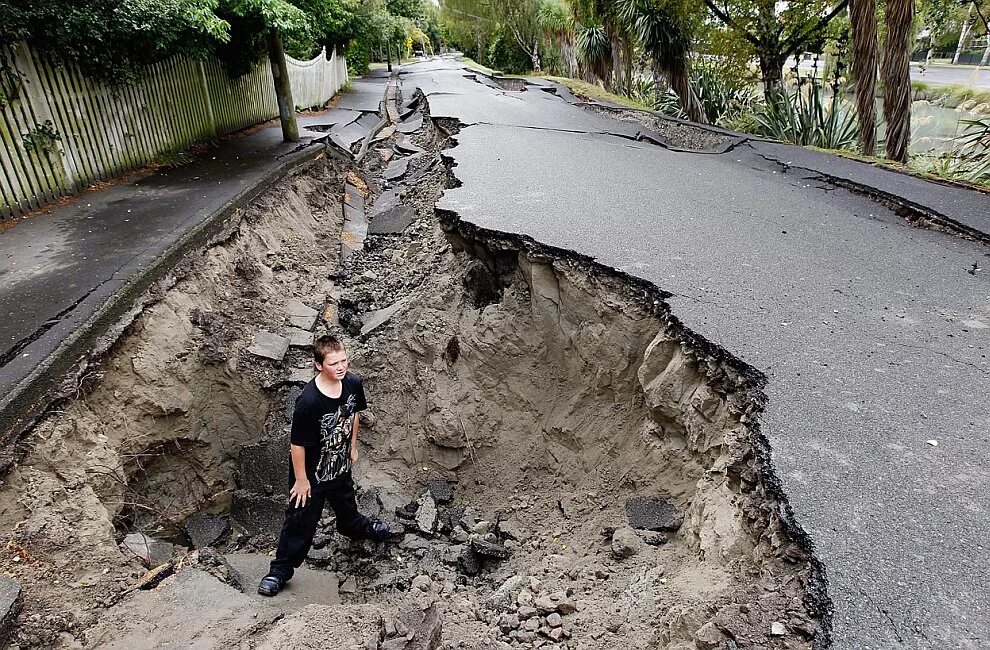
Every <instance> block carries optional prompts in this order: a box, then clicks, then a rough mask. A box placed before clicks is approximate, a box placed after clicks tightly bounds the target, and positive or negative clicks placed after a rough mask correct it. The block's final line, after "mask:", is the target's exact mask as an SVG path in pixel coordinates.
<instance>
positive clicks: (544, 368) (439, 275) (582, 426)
mask: <svg viewBox="0 0 990 650" xmlns="http://www.w3.org/2000/svg"><path fill="white" fill-rule="evenodd" d="M418 110H419V111H420V113H421V114H419V115H416V114H413V115H411V116H410V117H409V118H408V120H407V121H412V120H416V119H422V120H423V126H422V128H421V130H420V131H419V132H418V133H417V134H414V135H411V136H406V140H405V142H406V143H407V144H408V142H409V140H413V141H414V142H415V143H418V145H421V146H422V147H423V148H424V149H425V151H424V152H417V153H413V154H412V156H409V160H408V162H407V164H406V166H405V168H404V170H403V173H402V174H400V175H398V176H396V177H395V178H393V179H392V180H391V181H384V180H382V177H381V174H382V172H383V169H384V168H385V166H386V163H388V162H391V161H390V160H388V158H389V157H391V156H398V155H399V154H395V153H392V152H393V149H392V146H391V144H392V143H391V141H390V139H384V140H382V141H380V142H379V143H378V144H377V146H373V148H372V153H371V155H369V157H368V158H367V159H366V160H367V161H368V162H367V168H366V169H365V170H362V172H363V177H361V178H359V177H357V176H355V175H354V174H350V175H348V169H347V168H346V166H345V165H344V164H343V163H340V162H336V158H334V157H333V156H330V155H328V156H327V157H326V158H324V159H323V160H321V161H319V162H318V163H316V164H314V165H312V166H310V167H308V168H306V169H304V170H302V171H300V172H299V173H298V174H297V175H296V176H294V177H293V178H292V179H290V181H288V182H287V183H286V184H285V186H284V187H281V188H279V189H278V190H274V191H271V192H269V193H268V194H266V195H264V196H262V197H261V198H260V199H259V201H258V203H257V205H256V206H255V209H254V210H252V211H250V212H249V213H248V214H246V215H245V217H244V219H243V220H242V221H241V222H240V225H239V227H238V228H237V230H236V231H235V232H232V233H230V236H229V237H227V238H226V239H225V240H223V241H221V242H217V243H216V244H215V245H214V246H212V247H210V248H209V249H208V250H207V251H205V252H204V253H203V254H202V255H201V256H197V257H196V258H195V259H193V260H190V262H189V264H188V265H187V268H186V269H185V270H184V273H183V274H182V276H181V277H180V278H179V279H177V281H176V282H175V283H174V285H172V286H171V287H170V288H167V289H165V288H163V289H162V291H161V295H160V299H159V300H158V301H157V302H156V303H155V304H153V305H152V306H150V307H148V308H147V309H146V310H145V312H144V313H143V314H141V315H140V316H139V317H138V319H137V320H136V321H135V323H134V324H133V326H132V327H131V328H130V330H129V331H128V332H127V334H126V335H125V336H124V338H122V340H121V341H120V342H119V344H118V346H117V347H116V348H115V349H114V350H113V351H112V352H111V353H110V354H109V355H108V356H107V358H106V359H105V360H104V361H103V363H102V366H101V368H100V371H99V373H98V374H95V375H93V376H92V377H90V378H89V380H88V381H87V382H86V383H85V385H83V386H81V387H80V393H79V396H78V398H77V399H75V400H72V401H70V402H68V403H66V404H64V405H63V406H62V407H61V408H60V410H59V411H58V412H53V413H52V414H50V415H49V416H48V417H47V418H46V419H45V420H44V422H42V424H41V425H39V426H38V427H37V429H36V431H35V432H34V433H33V435H32V436H31V438H30V439H29V440H28V441H27V442H28V450H27V452H26V455H25V456H24V457H23V459H22V460H21V462H20V463H19V464H18V465H17V467H16V468H15V469H14V471H13V472H12V473H11V474H10V475H9V476H7V477H5V479H4V486H3V490H2V492H0V505H2V513H0V520H2V524H3V527H4V529H5V530H8V531H12V532H11V533H10V534H9V540H8V542H7V545H6V547H5V550H4V553H3V556H2V565H0V570H2V571H3V572H4V573H9V574H12V575H14V576H16V577H18V578H19V579H20V580H21V581H22V583H23V585H24V590H25V604H24V609H23V612H22V614H21V615H20V618H19V620H18V627H17V629H16V639H15V641H16V643H18V644H19V645H20V646H22V647H52V646H55V645H63V646H73V645H83V646H94V647H95V646H100V647H153V646H155V645H161V644H167V643H172V644H175V645H177V646H182V647H184V646H185V645H192V644H195V645H199V646H201V647H220V646H229V645H232V644H234V643H237V644H240V645H241V646H242V647H259V648H261V647H266V648H267V647H300V646H302V647H307V644H312V645H326V644H332V645H336V646H339V647H372V648H376V647H386V648H406V647H408V648H413V647H450V648H454V647H466V648H474V647H558V648H564V647H566V648H647V647H658V646H659V647H668V648H723V647H740V648H745V647H751V648H758V647H759V648H764V647H787V648H790V647H794V648H798V647H810V646H811V645H812V642H813V641H812V640H813V638H815V635H816V634H817V635H818V639H819V642H822V643H824V641H823V639H824V635H823V634H822V632H821V630H822V621H821V617H822V616H823V615H824V614H825V612H826V609H827V601H826V600H825V597H824V595H823V590H824V585H823V584H822V576H821V574H820V572H819V571H818V570H817V568H816V567H815V566H813V563H812V560H811V558H810V557H809V555H808V553H807V551H806V550H805V549H804V548H803V547H802V546H801V545H799V544H797V543H795V541H794V540H793V539H792V538H791V537H790V535H789V533H788V531H787V530H786V529H785V526H784V524H783V523H782V521H781V518H780V517H781V513H782V512H783V511H784V509H785V506H784V505H783V504H781V503H780V502H779V500H778V497H777V495H775V494H773V493H772V491H771V490H769V489H768V485H772V481H771V480H770V479H771V478H772V477H767V476H765V475H764V473H763V471H764V470H763V468H762V467H763V466H762V463H761V462H760V461H759V460H758V457H759V456H760V448H761V444H760V442H759V437H758V431H756V430H755V429H754V428H753V427H754V424H753V423H754V422H755V419H756V418H757V417H758V415H759V411H760V405H761V402H762V394H761V392H760V384H761V381H762V379H761V377H760V376H759V375H758V373H755V372H754V371H752V370H750V369H748V368H746V367H745V366H743V365H742V364H740V363H738V362H737V361H735V360H734V359H732V358H731V357H730V356H729V355H727V354H726V353H725V352H723V351H721V350H719V349H717V348H714V347H713V346H710V345H707V344H706V342H704V341H703V340H700V339H698V338H697V337H696V336H694V335H693V334H692V333H691V332H688V331H686V330H684V328H683V327H681V326H680V325H679V323H678V322H677V320H676V318H674V316H673V315H672V314H671V313H670V312H669V309H668V308H667V306H666V304H665V302H664V295H663V294H662V292H660V291H659V290H657V289H656V288H654V287H652V286H650V285H647V284H645V283H642V282H636V281H633V280H631V279H629V278H627V277H625V276H622V275H619V274H617V273H615V272H612V271H610V270H608V269H605V268H602V267H598V266H596V265H594V264H593V263H591V262H590V261H588V260H586V259H582V258H578V257H575V256H573V255H570V254H568V253H566V252H564V251H556V250H551V249H547V248H544V247H542V246H540V245H538V244H536V243H534V242H529V241H523V240H519V239H514V238H511V237H507V236H504V235H501V234H499V233H494V232H482V231H479V230H477V229H475V228H472V227H470V226H468V225H466V224H464V223H461V222H460V221H459V220H458V219H457V215H453V214H436V213H435V210H434V208H433V206H434V204H435V202H436V200H437V198H438V197H439V196H440V194H441V192H442V191H443V189H444V188H445V187H447V186H448V185H449V184H451V183H456V172H457V170H456V168H454V169H452V170H450V169H448V168H447V166H446V165H444V164H442V161H441V156H442V151H443V149H444V148H446V147H451V146H455V145H456V130H457V125H456V124H451V123H445V124H434V123H433V122H432V121H431V120H430V118H429V115H428V107H427V106H425V102H421V105H420V106H419V108H418ZM399 133H400V134H401V131H400V132H399ZM397 137H399V135H393V136H390V138H391V139H393V140H394V139H396V138H397ZM406 150H407V151H409V149H408V148H407V149H406ZM399 153H400V154H401V153H402V151H401V147H400V152H399ZM393 169H395V168H394V167H393ZM390 175H391V176H395V174H390ZM345 178H349V179H350V183H351V186H352V187H358V188H359V189H360V190H361V191H362V192H363V193H364V194H366V196H365V201H366V202H367V203H368V204H369V205H370V204H373V202H374V200H375V197H376V196H377V195H379V194H380V193H381V191H383V190H384V191H388V190H390V189H391V190H398V191H399V192H400V193H401V194H402V196H401V198H400V199H398V203H399V204H401V205H410V206H413V207H414V209H415V210H414V212H412V213H411V214H409V215H408V216H411V217H412V223H411V224H410V225H409V226H408V227H406V228H404V229H401V230H402V232H401V234H393V235H370V236H369V237H368V239H367V240H366V241H365V244H364V250H363V251H361V252H359V253H357V254H355V255H354V256H352V257H351V258H350V259H349V261H348V262H347V264H346V265H344V266H343V268H340V265H339V262H340V231H341V227H342V218H341V197H342V194H341V187H342V184H343V182H344V180H345ZM404 179H405V180H404ZM410 179H415V180H410ZM387 185H388V186H391V187H386V186H387ZM371 210H372V214H374V212H373V208H372V209H371ZM376 218H378V217H376ZM372 223H373V224H374V223H375V222H374V221H372ZM328 278H332V279H328ZM293 301H297V302H293ZM298 303H302V307H303V308H300V305H299V304H298ZM310 310H312V311H310ZM307 323H308V324H309V326H308V327H307ZM293 325H295V326H302V327H303V329H306V330H309V329H315V331H316V332H322V331H323V330H325V329H330V330H333V331H342V332H344V334H345V335H346V337H347V341H348V345H349V350H350V352H351V355H352V368H353V369H354V370H355V371H357V372H358V373H359V374H361V375H362V376H363V377H364V379H365V384H366V387H367V390H368V393H369V398H370V400H369V401H370V402H371V413H370V416H369V417H368V418H366V420H365V430H364V432H363V434H362V441H363V443H364V445H363V447H362V460H361V461H360V463H359V465H358V468H357V470H356V473H357V475H358V480H359V484H360V485H361V487H362V493H361V495H360V503H361V505H362V508H363V509H364V510H365V511H367V512H369V513H370V514H376V515H378V516H381V517H383V518H387V519H389V520H392V521H393V522H395V523H396V526H397V527H401V528H402V529H403V530H404V531H405V534H404V535H400V536H398V537H397V539H395V540H394V541H392V542H390V543H388V544H384V545H374V544H369V543H351V542H348V541H346V540H345V539H343V538H341V537H340V536H338V535H336V534H335V533H334V532H333V527H332V516H330V515H328V516H327V517H326V519H325V520H324V522H323V523H324V525H323V527H322V528H321V531H320V533H319V534H318V538H317V540H316V545H315V546H314V550H313V552H312V553H311V561H312V562H311V564H312V567H314V568H315V569H317V570H318V571H320V572H321V573H320V574H318V577H324V578H325V583H324V586H323V587H321V586H320V582H319V581H317V582H316V583H315V584H316V586H315V587H312V586H311V587H307V588H313V589H315V591H314V592H313V593H314V594H317V596H318V597H316V596H314V597H313V598H311V599H310V604H307V603H306V602H305V596H303V597H302V598H303V600H299V601H298V602H296V601H290V600H285V599H283V597H287V596H288V595H289V592H291V589H290V590H289V591H287V593H286V594H283V595H282V596H280V597H279V598H278V599H273V601H264V600H262V599H260V598H258V597H256V596H254V595H253V590H254V588H255V585H256V582H257V579H258V578H260V576H261V573H259V572H263V570H264V564H265V559H264V554H265V553H267V552H269V551H270V550H271V549H272V548H273V545H274V534H275V532H276V531H275V528H274V526H275V525H276V524H277V520H278V517H279V509H280V508H281V507H282V503H284V501H283V496H282V494H283V491H284V481H285V479H284V477H285V474H286V473H285V471H284V468H285V462H286V458H285V430H286V429H285V428H286V426H287V418H288V416H289V415H290V413H291V408H286V405H287V404H288V405H289V406H290V407H291V400H292V396H293V395H294V394H295V393H294V391H298V386H299V382H301V381H304V380H305V379H306V377H307V368H308V367H309V360H308V356H307V355H308V352H307V350H306V349H305V341H304V340H303V341H300V340H299V338H298V337H299V333H298V332H296V331H295V330H290V329H289V328H290V327H291V326H293ZM262 330H268V331H272V332H275V333H277V334H281V335H285V336H286V338H289V337H293V336H294V337H296V339H295V343H297V344H298V345H294V346H293V347H291V348H289V350H288V351H287V352H286V351H284V350H282V356H279V355H278V354H273V355H270V356H274V357H275V359H265V358H262V357H259V356H257V355H255V354H252V353H250V352H248V351H247V348H248V346H249V345H251V344H252V342H255V343H256V342H257V334H258V333H259V332H260V331H262ZM307 336H309V335H308V334H307ZM303 338H305V337H303ZM256 351H257V350H256ZM279 359H281V360H279ZM637 505H639V506H645V507H646V508H647V509H648V510H649V509H651V508H652V509H653V510H651V511H650V512H648V513H647V514H648V515H650V516H647V517H645V518H642V517H637V516H636V513H635V512H633V516H632V517H630V509H631V510H632V511H636V510H637ZM204 520H205V521H207V522H208V523H209V524H210V525H213V524H217V522H220V524H219V525H218V526H217V528H216V529H215V532H216V535H214V536H213V538H212V539H209V540H208V543H207V544H206V545H205V546H207V547H211V548H212V549H215V550H208V549H204V548H200V550H198V551H196V552H193V553H188V554H187V551H188V550H189V548H190V547H191V546H193V545H197V546H204V545H203V544H201V543H199V542H202V541H203V539H204V538H203V536H202V535H200V534H199V533H200V528H201V525H202V523H203V522H204ZM228 520H230V521H232V522H233V527H232V528H231V529H229V530H228V529H227V527H226V526H227V522H228ZM192 522H197V523H196V524H193V523H192ZM631 524H634V525H637V526H639V528H633V527H631ZM644 527H645V528H653V529H655V530H647V529H644ZM136 531H141V532H146V533H147V534H148V535H150V536H153V537H159V538H168V539H169V540H170V542H172V543H174V544H175V546H173V547H164V548H165V551H166V552H165V553H164V555H163V556H162V557H157V558H148V560H147V561H145V562H142V561H141V560H140V559H139V558H137V557H135V556H134V553H133V552H132V551H129V550H126V548H125V547H122V546H121V545H120V543H121V542H122V541H123V540H124V538H125V536H126V535H128V534H130V533H133V532H136ZM207 537H209V536H207ZM221 553H227V559H226V560H224V559H222V558H221V557H220V554H221ZM506 555H507V556H508V557H503V556H506ZM259 557H260V559H259ZM160 560H161V561H164V562H165V567H166V568H165V569H164V570H162V569H159V570H158V573H157V574H155V575H154V576H145V572H146V570H147V569H148V568H150V566H148V565H159V564H160V562H159V561H160ZM163 575H166V576H168V577H165V578H164V579H163V580H159V579H160V577H161V576H163ZM307 579H308V578H307ZM310 584H311V585H312V584H313V583H310ZM139 585H140V586H145V587H148V586H151V585H154V586H153V587H152V588H149V589H141V588H137V587H138V586H139ZM238 586H240V587H241V588H243V590H244V592H245V593H241V591H239V590H238V588H237V587H238ZM303 589H304V587H300V588H299V590H298V593H300V594H301V593H303V591H302V590H303ZM305 593H309V592H305ZM280 599H283V600H280ZM290 602H291V603H292V604H291V605H288V606H287V605H285V603H290ZM191 621H198V623H196V624H191V623H190V622H191ZM438 630H439V631H438ZM434 634H439V635H440V640H439V641H437V642H436V643H431V640H432V635H434ZM424 635H425V636H427V637H431V638H428V639H424V638H423V637H424ZM407 637H411V638H407ZM416 644H420V645H416Z"/></svg>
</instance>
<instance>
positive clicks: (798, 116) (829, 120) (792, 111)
mask: <svg viewBox="0 0 990 650" xmlns="http://www.w3.org/2000/svg"><path fill="white" fill-rule="evenodd" d="M752 126H753V128H752V130H751V132H752V133H756V134H757V135H762V136H765V137H768V138H774V139H776V140H782V141H784V142H791V143H793V144H798V145H811V146H814V147H821V148H822V149H854V148H855V147H856V142H857V137H858V132H857V124H856V112H855V110H854V109H853V107H852V105H851V104H850V102H849V101H848V100H846V99H845V94H844V93H841V92H840V93H838V94H837V95H835V96H833V97H831V98H827V97H825V93H824V88H823V87H822V86H821V85H820V84H818V83H817V82H814V81H812V82H810V83H806V84H801V85H800V86H799V87H798V88H797V89H796V90H795V91H794V92H793V93H789V94H788V93H784V94H780V95H777V96H776V97H774V98H773V99H772V100H771V101H769V102H767V103H766V105H765V106H764V108H763V110H761V111H759V112H758V113H756V114H755V115H754V118H753V125H752Z"/></svg>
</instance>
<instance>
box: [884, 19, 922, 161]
mask: <svg viewBox="0 0 990 650" xmlns="http://www.w3.org/2000/svg"><path fill="white" fill-rule="evenodd" d="M913 20H914V0H887V15H886V20H885V24H886V26H887V38H886V40H885V41H884V46H883V66H882V68H881V70H880V74H881V75H882V76H883V116H884V119H885V120H886V121H887V157H888V158H890V159H891V160H896V161H897V162H901V163H906V162H907V157H908V144H910V141H911V23H912V21H913Z"/></svg>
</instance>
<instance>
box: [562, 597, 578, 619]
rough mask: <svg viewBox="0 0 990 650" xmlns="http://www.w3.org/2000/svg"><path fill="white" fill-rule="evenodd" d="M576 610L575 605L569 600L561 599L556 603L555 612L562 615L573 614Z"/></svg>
mask: <svg viewBox="0 0 990 650" xmlns="http://www.w3.org/2000/svg"><path fill="white" fill-rule="evenodd" d="M576 611H577V605H575V604H574V603H573V602H571V601H569V600H562V601H560V602H559V603H557V612H558V613H559V614H561V615H562V616H567V615H568V614H573V613H574V612H576Z"/></svg>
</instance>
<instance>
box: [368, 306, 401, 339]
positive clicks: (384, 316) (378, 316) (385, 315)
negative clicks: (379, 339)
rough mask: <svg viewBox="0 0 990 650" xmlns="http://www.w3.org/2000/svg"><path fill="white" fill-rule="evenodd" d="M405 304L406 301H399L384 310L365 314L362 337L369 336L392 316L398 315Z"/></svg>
mask: <svg viewBox="0 0 990 650" xmlns="http://www.w3.org/2000/svg"><path fill="white" fill-rule="evenodd" d="M405 304H406V302H405V300H399V301H397V302H395V303H394V304H392V305H389V306H388V307H386V308H384V309H378V310H375V311H370V312H368V313H366V314H363V315H362V316H361V322H362V323H363V325H362V326H361V336H367V335H368V334H371V333H372V332H374V331H375V330H376V329H378V328H379V327H381V326H382V325H384V324H385V323H387V322H388V321H389V319H390V318H392V316H394V315H395V314H396V313H398V311H399V310H400V309H402V308H403V307H404V306H405Z"/></svg>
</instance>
